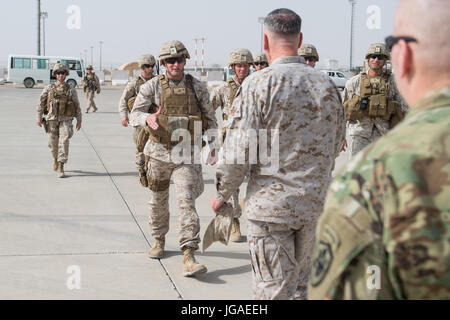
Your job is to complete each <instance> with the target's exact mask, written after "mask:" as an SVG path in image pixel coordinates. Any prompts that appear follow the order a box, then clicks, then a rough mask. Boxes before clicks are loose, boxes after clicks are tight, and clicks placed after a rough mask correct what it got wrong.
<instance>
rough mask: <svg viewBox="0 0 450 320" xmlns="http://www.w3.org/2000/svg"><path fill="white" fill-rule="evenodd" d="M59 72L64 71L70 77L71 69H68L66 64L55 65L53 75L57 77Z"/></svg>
mask: <svg viewBox="0 0 450 320" xmlns="http://www.w3.org/2000/svg"><path fill="white" fill-rule="evenodd" d="M57 71H64V72H65V73H66V75H67V76H68V75H69V69H67V66H66V65H65V64H64V63H57V64H55V66H54V67H53V71H52V74H53V76H54V77H56V72H57Z"/></svg>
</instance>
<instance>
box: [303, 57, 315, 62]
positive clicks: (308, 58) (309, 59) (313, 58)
mask: <svg viewBox="0 0 450 320" xmlns="http://www.w3.org/2000/svg"><path fill="white" fill-rule="evenodd" d="M304 58H305V60H306V61H316V57H304Z"/></svg>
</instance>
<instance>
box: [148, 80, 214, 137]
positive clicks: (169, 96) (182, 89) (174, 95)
mask: <svg viewBox="0 0 450 320" xmlns="http://www.w3.org/2000/svg"><path fill="white" fill-rule="evenodd" d="M158 79H159V81H160V83H161V99H160V100H161V107H162V109H161V113H160V114H159V115H158V118H157V119H158V120H157V122H158V125H159V127H158V129H157V130H156V131H155V130H150V136H149V139H151V140H152V141H155V142H158V143H162V144H165V145H175V144H177V143H179V142H180V141H181V137H180V141H171V136H172V133H173V132H174V131H175V130H177V129H185V130H189V132H190V135H191V144H194V143H195V139H194V124H195V122H196V121H201V123H202V126H201V127H202V133H203V132H204V131H205V130H206V125H207V123H206V119H205V118H204V116H203V112H202V110H200V108H199V105H198V102H197V96H196V93H195V91H194V87H193V80H192V76H190V75H188V74H187V75H186V85H185V86H176V85H174V84H171V83H170V82H169V80H168V79H167V78H166V77H165V76H164V75H159V76H158Z"/></svg>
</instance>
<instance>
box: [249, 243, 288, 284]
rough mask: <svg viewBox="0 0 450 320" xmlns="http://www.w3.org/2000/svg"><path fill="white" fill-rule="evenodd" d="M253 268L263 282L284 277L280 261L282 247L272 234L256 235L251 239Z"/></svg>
mask: <svg viewBox="0 0 450 320" xmlns="http://www.w3.org/2000/svg"><path fill="white" fill-rule="evenodd" d="M249 247H250V255H251V260H252V268H253V272H254V274H255V276H256V278H257V279H258V280H259V281H262V282H268V281H279V280H282V279H283V271H282V269H281V263H280V257H279V252H280V247H279V246H278V244H277V242H276V241H275V239H273V238H272V237H271V236H266V237H263V238H261V237H254V238H253V239H252V240H251V241H249Z"/></svg>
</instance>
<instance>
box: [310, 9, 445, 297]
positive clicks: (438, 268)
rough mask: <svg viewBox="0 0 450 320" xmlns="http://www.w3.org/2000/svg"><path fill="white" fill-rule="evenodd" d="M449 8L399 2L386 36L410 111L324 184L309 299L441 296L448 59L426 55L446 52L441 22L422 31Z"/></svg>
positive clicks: (443, 250) (443, 247) (443, 289)
mask: <svg viewBox="0 0 450 320" xmlns="http://www.w3.org/2000/svg"><path fill="white" fill-rule="evenodd" d="M413 2H414V3H413ZM429 11H431V12H429ZM449 13H450V4H449V2H444V1H441V2H438V1H433V0H430V1H429V2H427V3H426V4H424V3H418V2H417V1H414V0H412V1H410V0H409V1H405V0H403V1H400V4H399V8H398V11H397V15H396V24H395V32H396V34H399V35H401V36H399V37H389V38H387V39H386V42H387V45H388V47H392V63H393V67H394V69H395V70H396V72H395V79H396V82H397V85H398V89H399V91H400V93H401V94H402V96H403V97H404V98H405V100H406V102H407V103H408V104H409V105H410V106H412V107H411V111H410V112H409V113H408V114H407V115H406V117H405V119H404V120H403V121H402V122H400V124H398V125H397V126H396V127H395V128H394V129H393V130H391V131H390V132H389V133H387V134H386V135H385V136H384V137H382V138H380V139H379V140H377V141H376V142H375V143H373V144H372V145H370V146H369V147H367V148H366V149H365V150H363V151H362V152H360V153H358V154H357V155H356V156H355V157H354V158H353V159H352V161H351V162H350V163H349V164H348V165H347V167H346V168H345V169H344V171H343V172H342V173H341V174H340V175H339V176H338V177H337V178H336V179H335V180H334V182H333V183H332V184H331V186H330V189H329V192H328V195H327V200H326V204H325V209H324V213H323V214H322V216H321V218H320V219H319V223H318V228H317V233H316V246H315V252H314V255H313V264H312V271H311V277H310V284H309V290H308V296H309V298H311V299H324V298H325V299H449V298H450V246H449V243H450V232H449V230H450V228H449V227H450V219H449V213H450V202H449V200H448V199H449V193H450V161H449V159H450V77H449V74H450V64H449V63H448V62H447V61H444V60H439V59H431V60H430V59H429V56H430V55H431V56H435V57H436V58H439V57H440V56H441V57H442V58H444V57H447V58H448V56H449V53H450V47H449V46H448V45H447V46H446V47H445V46H444V47H442V46H441V45H439V43H443V42H441V41H444V42H447V43H448V39H449V37H450V27H449V26H447V27H444V28H441V29H442V30H441V31H442V33H443V34H433V32H432V30H437V29H438V28H439V24H437V23H436V22H435V20H436V21H444V20H445V19H446V18H445V17H448V14H449ZM427 14H428V15H429V16H430V17H433V19H427V18H425V19H424V20H422V18H421V17H425V16H426V15H427ZM418 20H420V21H421V22H425V24H424V25H423V24H420V26H416V24H417V23H416V21H418ZM419 27H420V28H419ZM410 34H412V35H413V37H412V36H408V37H406V36H404V35H410ZM440 37H441V38H440ZM439 40H441V41H439ZM442 51H444V53H442ZM413 56H414V57H415V58H414V59H413V58H412V57H413ZM430 71H431V72H430Z"/></svg>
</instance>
